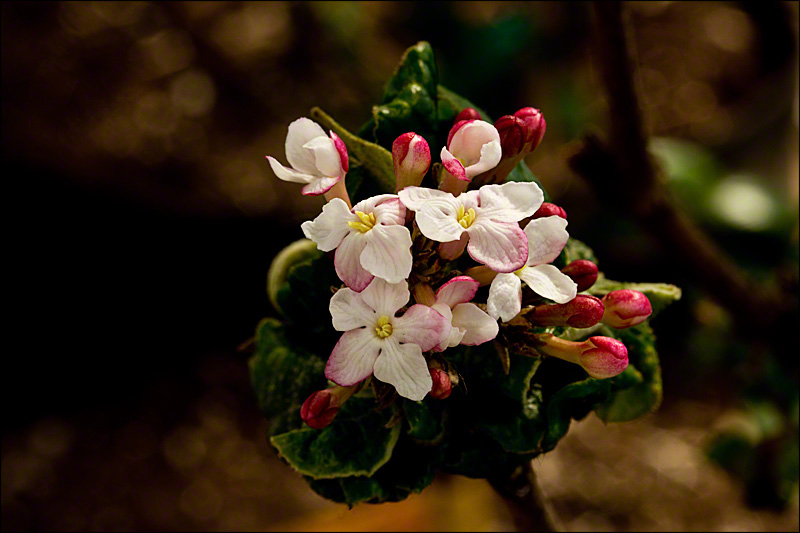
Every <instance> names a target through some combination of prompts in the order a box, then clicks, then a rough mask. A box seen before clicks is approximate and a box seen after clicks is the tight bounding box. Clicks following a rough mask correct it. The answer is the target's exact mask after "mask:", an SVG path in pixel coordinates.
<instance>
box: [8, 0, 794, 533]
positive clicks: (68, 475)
mask: <svg viewBox="0 0 800 533" xmlns="http://www.w3.org/2000/svg"><path fill="white" fill-rule="evenodd" d="M625 8H626V9H627V10H628V11H629V14H630V20H631V24H632V30H633V39H634V42H635V48H636V57H637V59H638V66H639V71H638V72H639V82H640V89H641V95H642V104H643V106H644V113H645V117H646V121H647V126H648V128H649V130H650V132H651V134H652V135H653V140H652V144H651V148H652V152H653V154H654V155H655V156H656V157H657V159H658V160H659V161H660V163H661V164H662V168H664V170H665V178H666V179H667V181H668V186H669V188H670V189H671V191H672V193H673V196H674V198H675V200H676V201H677V202H679V203H680V204H681V205H682V206H683V207H684V208H685V210H686V211H687V212H688V213H689V214H690V215H691V216H692V217H693V219H694V220H695V221H696V222H697V224H698V225H699V226H700V227H702V228H703V229H704V230H705V231H707V232H708V233H709V234H710V235H711V236H712V237H713V238H714V240H715V241H716V242H717V243H718V244H719V245H720V246H721V247H722V249H724V250H725V252H726V253H727V254H730V256H731V257H732V258H734V260H735V261H736V262H737V263H738V264H739V265H740V266H741V267H742V268H743V269H746V270H747V272H748V273H749V275H751V276H753V277H754V278H755V279H757V280H759V282H762V283H764V284H774V285H777V286H780V287H781V288H782V290H783V291H784V293H785V294H786V296H787V298H794V299H796V297H797V280H798V37H797V35H798V4H797V3H796V2H702V3H684V2H628V3H625ZM0 10H1V12H2V21H1V22H0V28H1V29H2V37H1V39H2V80H3V82H2V160H3V171H4V175H5V176H6V178H5V183H6V186H7V189H6V191H7V192H6V195H5V198H6V203H7V205H9V206H10V208H11V209H10V214H9V216H8V218H7V220H8V222H7V223H8V224H9V226H8V229H9V231H8V233H7V238H8V239H9V241H10V243H11V247H10V248H11V255H10V256H7V261H8V263H9V264H10V265H11V270H10V272H11V276H12V277H11V278H10V280H9V284H8V288H9V289H10V292H13V296H12V299H11V305H10V306H9V308H10V310H11V313H9V315H8V316H9V317H10V318H9V319H7V322H6V324H7V325H6V329H7V331H8V332H9V333H10V334H11V340H12V342H11V347H10V348H8V349H7V350H6V352H5V353H6V356H5V357H4V358H3V371H2V394H3V403H4V406H5V407H4V414H3V422H2V429H3V436H2V487H1V488H2V499H1V500H0V503H1V504H2V529H3V531H6V530H9V531H10V530H16V531H30V530H93V531H112V530H159V529H161V530H198V529H201V530H214V531H225V530H314V529H317V530H328V531H331V530H364V531H367V530H483V531H490V530H503V529H506V530H507V529H511V528H512V527H513V526H512V523H511V521H510V518H509V515H508V513H507V511H506V509H505V508H504V506H503V502H502V501H501V500H500V499H499V498H498V497H497V496H496V495H495V494H494V493H493V492H492V490H491V488H490V487H489V486H488V484H487V483H485V482H483V481H480V480H471V479H466V478H456V477H451V476H444V475H443V476H439V477H438V478H437V479H436V481H435V482H434V484H433V485H432V486H431V487H429V488H428V489H426V491H425V492H424V493H423V494H421V495H415V496H412V497H411V498H409V499H408V500H406V501H405V502H401V503H398V504H385V505H382V506H369V505H362V506H359V507H357V508H356V509H354V510H353V511H347V509H346V508H345V507H343V506H338V505H335V504H333V503H330V502H327V501H325V500H323V499H322V498H320V497H319V496H317V495H316V494H314V493H313V492H312V491H311V490H310V489H309V488H308V487H307V485H306V484H305V482H304V481H303V480H302V479H301V478H300V476H299V475H297V474H296V473H294V472H293V471H292V470H291V469H290V468H289V467H288V466H286V465H284V464H282V463H281V462H280V461H279V460H278V459H277V458H276V457H275V456H274V454H273V453H272V452H271V451H270V450H269V448H268V445H267V442H266V439H265V435H266V421H265V420H263V418H262V417H261V415H260V413H259V411H258V408H257V405H256V401H255V398H254V395H253V394H252V392H251V390H250V385H249V381H248V376H247V358H248V356H247V354H246V353H242V352H239V351H237V349H236V348H237V346H238V345H240V344H241V343H242V342H244V341H246V340H247V339H248V338H249V337H251V336H252V333H253V331H254V328H255V325H256V324H257V322H258V320H259V319H260V318H262V317H264V316H274V315H275V311H274V310H273V309H272V308H271V306H270V304H269V302H268V299H267V297H266V290H265V285H266V272H267V269H268V267H269V264H270V261H271V259H272V257H273V256H274V255H275V254H276V253H277V252H278V251H279V250H280V249H281V248H282V247H284V246H285V245H287V244H289V243H290V242H292V241H294V240H296V239H298V238H301V237H302V233H301V231H300V227H299V224H300V223H301V222H302V221H304V220H307V219H309V218H312V217H314V216H316V214H317V213H318V211H319V209H320V206H321V204H322V200H321V199H314V198H309V197H303V196H301V195H300V194H299V189H298V187H297V186H296V185H295V184H290V183H284V182H281V181H280V180H278V179H277V178H276V177H275V176H274V175H273V174H272V172H271V170H270V169H269V166H268V165H267V164H266V162H265V160H264V156H265V155H267V154H269V155H273V156H276V157H277V158H278V159H279V160H281V161H283V162H285V155H284V149H283V143H284V139H285V135H286V128H287V126H288V124H289V122H291V121H292V120H294V119H295V118H297V117H299V116H305V115H307V114H308V110H309V109H310V108H311V107H312V106H314V105H319V106H320V107H322V108H323V109H324V110H325V111H326V112H328V113H329V114H330V115H331V116H333V117H334V118H335V119H336V120H338V121H339V122H340V123H341V124H342V125H344V126H345V127H347V128H348V129H350V130H351V131H354V130H356V129H357V128H358V127H359V126H360V125H361V124H362V123H364V122H365V121H366V120H367V119H368V118H369V113H370V108H371V106H372V105H373V104H375V103H378V100H379V99H380V96H381V93H382V88H383V83H384V82H385V80H386V79H388V77H389V75H390V74H391V72H392V70H393V69H394V66H395V65H396V63H397V61H398V60H399V58H400V56H401V54H402V52H403V51H404V50H405V49H406V48H407V47H408V46H410V45H412V44H414V43H415V42H417V41H419V40H427V41H429V42H431V44H432V45H433V47H434V50H435V51H436V54H437V61H438V64H439V71H440V81H441V83H442V84H443V85H445V86H447V87H448V88H450V89H452V90H454V91H456V92H458V93H460V94H462V95H464V96H465V97H467V98H469V99H470V100H472V101H473V102H475V103H476V104H478V105H479V106H481V107H483V108H484V109H485V110H486V111H487V112H488V113H489V114H490V116H492V117H493V118H497V117H499V116H501V115H504V114H510V113H513V112H514V111H516V110H517V109H519V108H521V107H524V106H533V107H537V108H540V109H541V110H542V111H543V113H544V115H545V117H546V119H547V134H546V136H545V138H544V141H543V142H542V144H541V145H540V146H539V148H538V149H537V150H536V151H535V152H534V153H533V154H531V155H530V156H529V157H528V159H527V162H528V165H529V166H530V167H531V169H532V171H533V172H534V174H536V175H537V176H539V177H540V178H541V180H542V182H543V183H544V185H545V187H546V188H547V189H548V191H549V193H550V194H551V196H552V197H553V201H554V202H556V203H558V204H559V205H562V206H563V207H564V208H565V209H566V210H567V212H568V213H569V220H570V234H571V235H573V236H575V237H576V238H578V239H581V240H583V241H585V242H587V243H588V244H589V245H590V246H592V247H593V248H594V250H595V252H596V254H597V256H598V258H599V260H600V267H601V269H602V270H604V271H605V272H606V275H607V276H608V277H610V278H612V279H620V280H628V281H659V282H668V283H674V284H676V285H679V286H681V287H682V288H683V291H684V292H683V295H684V296H683V299H682V300H681V301H680V302H678V303H677V304H674V305H673V306H672V307H671V308H669V309H668V310H667V311H665V312H664V313H663V315H661V316H660V317H659V318H658V319H657V320H655V322H654V326H655V330H656V333H657V335H658V337H659V350H660V354H661V361H662V369H663V375H664V402H663V406H662V408H661V410H660V411H659V412H658V413H656V414H655V415H652V416H650V417H648V418H646V419H644V420H640V421H637V422H633V423H629V424H621V425H610V426H604V425H603V424H602V423H601V422H599V421H598V420H597V419H596V418H595V417H594V416H593V415H590V416H589V417H587V419H585V420H583V421H581V422H576V423H574V424H573V428H572V430H571V432H570V434H569V435H568V436H567V437H566V438H565V439H564V441H563V442H562V443H561V444H560V445H559V447H558V448H556V450H555V451H553V452H551V453H550V454H547V455H545V456H543V457H541V458H539V459H538V460H537V461H536V469H537V471H538V472H539V475H540V478H541V480H542V483H543V488H544V491H545V492H546V493H547V495H548V496H549V497H550V498H551V499H552V501H553V504H554V507H555V510H556V511H557V512H558V514H559V516H560V517H561V518H562V520H563V521H564V523H565V526H566V528H567V529H568V530H582V531H624V530H751V531H772V530H787V531H789V530H795V531H796V530H797V529H798V485H797V477H798V456H797V440H798V375H797V373H798V363H797V361H798V360H797V356H796V354H795V353H794V350H792V349H791V348H792V344H791V343H789V342H788V341H787V342H786V343H783V344H781V343H777V344H776V343H774V342H769V340H765V339H764V338H763V336H759V335H758V332H749V331H747V328H741V327H739V326H737V325H736V324H734V322H733V321H732V319H731V314H730V312H729V311H730V310H727V309H725V308H723V307H721V306H719V305H718V304H716V303H715V302H714V301H712V300H711V299H709V298H708V296H707V295H706V294H705V293H704V292H703V287H702V286H699V285H698V284H697V283H696V282H695V281H694V280H693V279H692V278H691V276H688V275H686V274H685V273H681V272H679V271H678V270H677V269H676V268H674V264H673V263H674V262H673V258H671V257H670V256H669V254H668V253H667V252H665V251H664V250H663V249H661V248H660V246H659V243H658V242H655V241H653V240H652V239H651V238H649V237H648V236H647V235H646V234H644V233H642V232H641V231H640V229H639V228H637V227H636V226H635V225H634V224H633V223H632V222H631V221H630V218H629V217H627V216H626V214H625V213H618V212H613V211H611V210H609V209H607V208H604V206H603V205H601V204H599V203H598V202H597V200H596V199H595V197H594V193H593V192H592V190H591V189H590V188H589V187H588V185H587V184H586V183H584V182H583V181H582V180H581V179H580V178H579V177H577V176H576V175H574V174H573V173H572V172H571V171H570V170H569V168H568V167H567V164H566V157H567V156H568V155H569V154H570V153H571V151H572V150H574V147H575V143H576V142H577V141H578V140H579V139H580V137H581V135H582V134H583V133H585V132H587V131H600V132H603V131H606V124H607V117H606V114H605V112H606V107H605V101H604V99H603V94H602V89H601V87H600V84H599V77H598V73H597V71H596V70H595V69H594V67H593V65H592V59H593V53H592V43H591V31H590V29H591V19H590V6H589V5H588V4H582V3H571V2H558V3H557V2H541V3H533V2H530V3H529V2H469V3H461V2H442V3H439V2H269V3H260V2H181V3H179V2H4V3H2V5H1V6H0ZM432 148H434V147H432ZM436 150H438V148H437V149H434V150H433V151H436ZM795 302H796V300H795ZM794 309H795V313H796V305H795V307H794ZM797 322H798V320H797V318H796V315H792V316H791V317H789V318H788V321H786V322H785V323H786V324H789V325H790V326H793V327H796V326H797V325H798V323H797ZM793 327H788V328H786V330H785V335H786V337H787V339H789V338H792V337H794V338H796V330H795V329H793ZM776 345H782V346H788V347H789V349H787V350H776V349H775V348H774V347H775V346H776Z"/></svg>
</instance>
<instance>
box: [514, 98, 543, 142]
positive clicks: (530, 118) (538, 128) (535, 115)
mask: <svg viewBox="0 0 800 533" xmlns="http://www.w3.org/2000/svg"><path fill="white" fill-rule="evenodd" d="M514 116H515V117H517V118H519V119H521V120H522V121H524V122H525V126H526V129H527V136H526V139H525V142H526V143H527V144H528V145H529V146H530V147H529V148H528V151H529V152H532V151H534V150H535V149H536V147H537V146H539V143H540V142H542V137H544V132H545V130H546V129H547V123H546V122H545V120H544V115H542V112H541V111H539V110H538V109H536V108H533V107H523V108H522V109H520V110H519V111H517V112H516V113H514Z"/></svg>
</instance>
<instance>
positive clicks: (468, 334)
mask: <svg viewBox="0 0 800 533" xmlns="http://www.w3.org/2000/svg"><path fill="white" fill-rule="evenodd" d="M478 287H480V283H478V282H477V281H475V280H474V279H472V278H471V277H469V276H458V277H455V278H453V279H451V280H449V281H448V282H447V283H445V284H444V285H442V286H441V287H439V290H438V291H436V303H435V304H433V305H432V306H431V307H433V309H436V310H437V311H438V312H439V313H440V314H441V315H442V316H444V317H445V318H447V320H448V321H449V322H450V324H451V325H452V327H451V329H450V334H449V335H448V336H447V338H446V339H445V340H444V341H442V342H441V343H440V344H439V345H438V346H437V347H436V348H434V351H437V352H442V351H444V350H446V349H447V348H452V347H453V346H458V345H459V344H466V345H468V346H476V345H478V344H483V343H484V342H487V341H490V340H492V339H494V338H495V337H497V332H498V331H499V328H498V325H497V320H496V319H494V318H492V317H490V316H489V315H487V314H486V313H485V312H484V311H483V310H482V309H481V308H480V307H478V306H477V305H475V304H473V303H468V302H470V301H471V300H472V298H473V297H475V293H476V292H477V290H478Z"/></svg>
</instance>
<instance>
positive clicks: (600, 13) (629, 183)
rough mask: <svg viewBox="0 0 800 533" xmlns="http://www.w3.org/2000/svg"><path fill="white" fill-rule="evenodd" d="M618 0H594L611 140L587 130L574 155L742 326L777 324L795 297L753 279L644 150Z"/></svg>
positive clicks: (600, 189)
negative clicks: (678, 199) (691, 213)
mask: <svg viewBox="0 0 800 533" xmlns="http://www.w3.org/2000/svg"><path fill="white" fill-rule="evenodd" d="M624 15H625V14H624V13H623V11H622V6H621V3H620V2H593V22H594V40H595V44H594V47H593V51H594V52H595V54H596V55H595V61H596V65H597V68H598V70H599V71H600V75H601V79H602V83H603V85H604V87H605V92H606V95H607V99H608V106H609V112H610V130H611V131H610V133H611V137H610V140H609V142H608V143H605V142H603V141H601V140H600V139H599V138H597V137H596V136H593V135H587V136H586V138H585V139H584V143H583V146H582V147H581V148H580V149H579V150H578V151H577V152H576V153H575V154H573V155H572V156H571V157H570V158H569V165H570V167H571V168H572V169H573V170H574V171H575V172H576V173H578V174H580V175H581V176H583V178H584V179H586V180H587V181H588V182H589V183H591V184H592V185H593V186H594V188H595V190H596V192H597V194H598V196H599V197H600V199H601V200H602V201H604V202H606V203H608V204H610V205H613V206H615V207H616V208H617V209H618V210H619V211H621V212H627V213H629V214H630V215H631V216H632V217H633V218H634V219H635V220H636V221H637V222H638V223H639V224H640V225H641V226H642V227H643V228H644V229H645V230H646V231H648V232H649V233H650V234H651V235H652V236H653V237H654V238H655V239H657V240H658V242H659V243H660V245H661V246H662V247H663V249H664V250H665V251H666V252H667V253H668V254H669V255H670V257H671V258H673V259H674V260H675V261H676V263H677V264H678V266H679V267H680V268H681V269H682V270H683V271H684V272H685V273H686V274H688V275H689V276H690V277H691V278H692V279H693V280H695V281H696V282H697V284H698V285H699V286H701V287H704V288H705V289H706V290H707V292H708V294H709V295H710V296H711V297H712V298H714V299H715V300H716V301H718V302H719V303H720V304H721V305H723V306H724V307H726V308H727V309H728V310H729V311H730V312H731V314H732V315H733V316H734V318H735V319H736V320H737V322H739V323H740V324H744V323H746V324H749V325H750V326H751V328H753V327H758V326H769V325H774V324H775V322H776V321H777V319H778V316H779V315H780V314H781V313H783V312H784V311H786V310H787V309H788V308H789V306H790V305H791V303H790V302H789V301H788V300H785V299H783V298H782V297H781V295H780V294H779V293H778V291H777V290H775V287H765V286H763V284H762V285H756V284H755V283H754V282H753V281H752V280H751V279H749V278H748V276H747V275H746V274H745V273H744V272H743V271H742V270H741V269H739V267H738V266H737V265H736V264H735V263H734V262H733V261H732V260H731V259H730V258H729V257H727V256H726V255H725V254H724V253H723V252H722V250H720V249H719V248H718V247H717V246H716V245H715V244H714V243H713V242H712V241H711V240H710V239H709V237H708V236H707V235H706V234H704V233H703V232H702V231H700V230H699V228H697V226H695V225H694V224H693V223H692V221H691V220H689V218H688V217H687V216H686V215H685V214H684V213H682V212H681V211H680V210H679V209H677V208H676V206H675V205H674V204H673V203H672V201H671V199H670V198H669V196H668V194H667V191H666V190H665V188H664V186H663V184H662V181H661V180H660V176H659V169H658V167H657V166H656V164H655V163H654V162H653V160H652V159H651V157H650V155H649V153H648V151H647V134H646V132H645V131H644V127H643V122H642V117H641V111H640V107H639V99H638V96H637V93H636V89H635V87H634V72H635V71H634V68H633V64H632V60H631V56H630V52H629V50H630V46H629V43H630V38H629V35H628V34H627V31H629V30H628V29H627V27H626V24H625V20H624V18H623V17H624Z"/></svg>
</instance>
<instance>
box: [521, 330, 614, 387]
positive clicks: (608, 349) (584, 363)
mask: <svg viewBox="0 0 800 533" xmlns="http://www.w3.org/2000/svg"><path fill="white" fill-rule="evenodd" d="M536 339H537V341H538V343H537V344H536V349H537V350H538V351H539V352H540V353H542V354H544V355H549V356H551V357H557V358H559V359H563V360H564V361H568V362H570V363H575V364H577V365H580V366H581V367H583V369H584V370H586V373H587V374H589V375H590V376H591V377H593V378H595V379H606V378H611V377H614V376H616V375H618V374H621V373H622V372H623V371H624V370H625V369H626V368H628V349H627V348H626V347H625V345H624V344H622V343H621V342H620V341H618V340H616V339H612V338H611V337H589V339H587V340H585V341H583V342H572V341H567V340H564V339H559V338H558V337H556V336H554V335H551V334H549V333H542V334H539V335H536Z"/></svg>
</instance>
